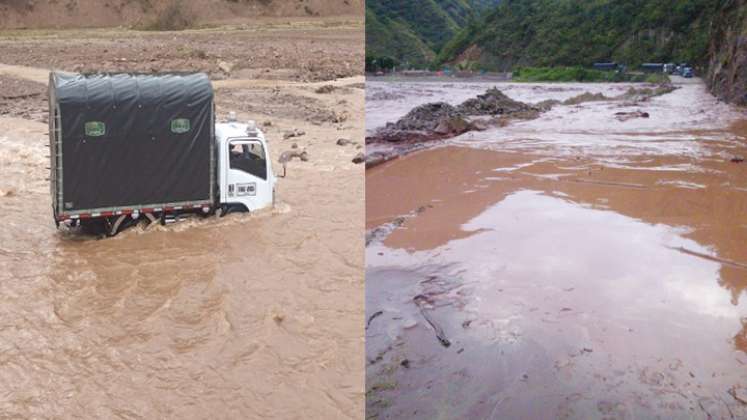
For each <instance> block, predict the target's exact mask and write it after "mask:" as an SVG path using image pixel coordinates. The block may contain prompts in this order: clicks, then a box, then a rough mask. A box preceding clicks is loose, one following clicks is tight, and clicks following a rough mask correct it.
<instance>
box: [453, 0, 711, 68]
mask: <svg viewBox="0 0 747 420" xmlns="http://www.w3.org/2000/svg"><path fill="white" fill-rule="evenodd" d="M722 3H723V1H721V0H624V1H623V0H505V1H503V2H501V3H500V4H499V5H498V6H497V7H496V8H495V9H493V11H491V12H490V13H488V14H487V15H486V16H485V17H484V18H483V19H482V20H480V21H479V22H474V23H472V24H470V25H468V26H467V27H466V28H463V29H462V31H460V32H459V33H458V34H457V35H456V36H455V37H454V38H453V39H452V40H451V41H449V42H448V43H447V44H446V45H445V46H444V47H443V49H442V50H441V52H440V54H439V57H438V61H439V62H441V63H458V62H463V61H472V62H477V63H478V67H481V68H486V69H495V70H508V69H511V68H513V67H515V66H517V65H518V66H521V65H531V66H555V65H568V66H572V65H590V64H592V63H594V62H596V61H607V60H612V61H618V62H624V63H628V64H630V65H636V64H639V63H641V62H647V61H653V62H662V61H663V62H667V61H678V62H680V61H687V62H692V63H701V64H702V63H705V62H706V61H707V53H708V44H709V39H710V32H711V23H712V21H713V17H714V15H715V13H716V11H717V10H718V8H719V7H720V6H721V4H722Z"/></svg>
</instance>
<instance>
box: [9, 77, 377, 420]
mask: <svg viewBox="0 0 747 420" xmlns="http://www.w3.org/2000/svg"><path fill="white" fill-rule="evenodd" d="M294 89H300V88H296V87H294ZM311 90H313V88H311ZM356 92H357V93H356ZM341 95H345V98H344V99H345V101H346V103H348V104H349V106H350V107H356V106H357V107H358V108H355V109H362V103H363V95H362V91H361V90H360V89H358V90H355V89H352V88H351V89H347V90H346V91H345V92H343V93H342V94H341ZM328 96H329V95H328ZM342 99H343V98H340V97H334V98H332V97H330V99H329V100H330V101H332V100H335V101H337V100H342ZM246 117H247V115H244V114H242V115H241V118H246ZM272 120H273V131H272V132H271V133H270V134H269V135H268V138H269V139H270V147H271V149H272V153H273V159H274V160H275V161H277V156H278V155H279V154H280V153H281V152H282V151H283V150H284V149H286V148H290V144H283V143H281V142H280V141H279V138H281V137H282V135H281V134H280V133H279V132H277V130H278V129H280V128H282V129H285V128H286V127H290V128H292V127H298V128H302V129H304V130H305V131H306V133H307V134H306V136H305V137H304V138H302V139H299V140H298V143H299V144H301V146H302V147H308V148H309V150H310V154H311V160H310V162H309V163H307V164H301V163H293V164H291V165H289V169H288V177H287V178H284V179H281V180H280V181H279V184H278V199H279V201H280V204H279V205H278V206H277V207H276V208H275V209H274V210H273V211H270V212H265V213H264V214H257V215H229V216H227V217H225V218H223V219H217V218H210V219H205V220H190V221H186V222H181V223H177V224H174V225H167V226H165V227H160V226H158V227H156V228H154V229H153V230H146V231H143V230H141V229H139V228H133V229H130V230H128V231H125V232H123V233H121V234H120V235H118V236H117V237H114V238H111V239H104V240H98V239H95V238H91V237H85V236H83V235H81V234H74V233H66V232H62V231H57V230H56V229H55V226H54V223H53V220H52V214H51V202H50V197H49V195H50V194H49V184H48V181H47V180H46V179H45V178H46V177H47V174H48V169H46V167H48V165H49V164H48V158H47V154H48V149H47V147H46V144H47V126H46V125H45V124H43V123H41V122H35V121H30V120H26V119H20V118H10V117H2V118H0V168H1V173H2V177H0V212H1V213H2V221H3V225H4V226H3V229H2V230H0V297H1V299H2V304H1V305H0V417H2V418H40V419H41V418H122V419H152V418H174V419H208V418H241V419H250V418H289V419H291V418H304V419H306V418H319V419H322V418H323V419H328V418H360V417H361V416H362V414H363V394H364V390H363V383H364V382H363V371H362V369H363V337H362V336H363V328H362V325H363V323H364V319H363V314H362V310H361V308H362V307H363V257H364V256H363V238H362V234H361V232H362V231H363V223H362V221H363V210H364V208H363V201H362V200H363V187H364V185H363V169H362V168H361V167H360V166H359V165H354V164H352V163H351V162H350V159H351V158H350V157H349V156H348V155H352V154H353V153H354V152H353V151H352V150H347V149H346V150H343V149H342V148H341V147H340V146H337V145H335V144H334V142H335V140H336V139H337V138H338V136H340V135H347V136H356V138H361V137H362V127H363V118H362V115H361V114H360V113H353V112H352V111H351V112H350V113H349V119H348V120H347V121H346V123H345V124H346V125H345V127H335V126H330V125H318V124H317V125H314V124H310V123H307V122H305V121H303V120H288V119H283V118H282V117H281V116H280V115H277V116H274V117H273V118H272ZM276 127H277V128H276ZM290 128H288V129H290Z"/></svg>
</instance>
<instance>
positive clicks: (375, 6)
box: [366, 0, 498, 67]
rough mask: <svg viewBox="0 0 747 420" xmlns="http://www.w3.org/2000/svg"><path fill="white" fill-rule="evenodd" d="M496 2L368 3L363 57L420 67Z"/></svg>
mask: <svg viewBox="0 0 747 420" xmlns="http://www.w3.org/2000/svg"><path fill="white" fill-rule="evenodd" d="M497 1H498V0H368V1H367V2H366V55H367V56H368V57H369V58H372V57H391V58H393V59H395V60H397V61H399V62H400V63H402V64H409V65H412V66H416V67H423V66H425V65H427V64H429V63H430V62H431V61H432V60H433V59H434V58H435V56H436V54H437V52H438V51H440V50H441V48H442V47H443V46H444V44H446V43H447V42H448V41H449V40H451V39H453V38H454V36H455V35H456V34H457V33H458V32H459V31H460V30H461V28H463V27H464V26H465V25H466V24H467V23H468V22H469V21H470V20H471V18H472V17H473V16H474V15H475V13H476V11H479V10H482V8H483V7H487V6H489V5H494V4H496V3H497Z"/></svg>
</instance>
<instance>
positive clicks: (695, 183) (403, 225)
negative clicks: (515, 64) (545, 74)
mask: <svg viewBox="0 0 747 420" xmlns="http://www.w3.org/2000/svg"><path fill="white" fill-rule="evenodd" d="M492 85H493V84H490V85H487V86H485V85H483V84H474V83H465V84H464V85H463V86H465V88H466V89H467V90H470V93H469V95H473V94H475V93H481V90H482V91H484V90H485V89H487V87H490V86H492ZM413 86H414V87H415V88H416V89H418V90H421V91H423V90H428V91H430V93H431V95H430V96H429V97H428V98H427V99H426V100H424V102H432V101H437V100H446V101H448V102H450V103H451V102H454V103H458V102H461V101H462V100H463V99H464V98H462V97H460V96H459V95H463V93H455V92H454V91H455V90H458V89H459V88H460V87H461V85H460V84H451V85H445V84H428V83H401V84H394V83H393V84H388V85H384V84H376V83H374V86H373V87H374V90H373V91H374V92H375V91H376V90H377V89H378V90H379V91H380V92H387V95H381V96H379V97H380V98H382V99H381V100H380V101H378V102H377V101H375V100H374V101H372V102H374V103H372V105H371V106H372V107H377V108H378V109H381V110H385V109H389V110H391V112H390V113H389V114H387V115H385V116H380V117H377V118H378V119H379V120H380V121H382V122H381V123H379V124H381V125H383V124H384V122H386V121H394V120H396V119H397V118H399V117H400V116H401V115H403V113H402V111H401V110H400V108H405V106H403V105H401V102H403V101H407V100H408V99H407V98H409V97H410V96H411V95H412V93H411V92H412V91H413V90H412V89H413ZM498 88H499V89H501V90H502V91H503V92H504V93H506V94H507V95H509V96H511V97H512V98H513V99H517V100H521V101H525V102H530V103H537V102H540V101H543V100H546V99H559V100H564V99H568V98H570V97H573V96H575V95H578V94H580V93H583V92H586V91H589V92H592V93H603V94H605V95H606V96H609V97H612V96H615V92H620V91H623V90H625V89H627V88H628V86H626V85H609V84H588V85H585V84H583V85H582V84H510V83H507V84H498ZM472 91H474V92H472ZM367 95H369V93H367ZM421 95H422V92H421V93H418V94H417V95H416V96H418V97H420V96H421ZM386 101H392V102H397V103H400V104H399V105H398V104H395V103H393V104H386V103H384V102H386ZM367 107H369V105H368V104H367ZM633 111H641V112H647V113H648V114H649V115H650V117H649V118H645V119H643V118H641V119H633V120H627V121H620V120H619V119H617V118H616V115H615V114H616V113H617V112H633ZM404 112H407V110H404ZM367 118H368V117H367ZM743 118H744V115H743V111H741V110H739V109H735V108H731V107H729V106H727V105H724V104H719V103H717V102H716V100H715V99H713V98H712V97H710V96H709V95H708V94H707V93H706V92H705V89H704V87H703V86H702V85H700V84H697V83H696V84H688V85H683V86H681V87H680V89H678V90H676V91H674V92H672V93H669V94H666V95H663V96H659V97H654V98H651V99H649V100H646V101H640V102H636V103H632V102H625V101H615V100H603V101H595V102H586V103H583V104H579V105H564V106H557V107H554V108H553V109H552V110H551V111H549V112H547V113H544V114H542V115H541V116H540V117H539V118H537V119H534V120H530V121H519V122H513V123H511V124H509V125H508V126H506V127H502V128H493V129H489V130H486V131H482V132H472V133H467V134H464V135H462V136H460V137H457V138H453V139H448V140H445V141H440V142H438V143H436V144H435V147H433V148H430V149H429V150H425V151H420V152H416V153H413V154H410V155H407V156H405V157H401V158H399V159H397V160H394V161H392V162H389V163H386V164H383V165H381V166H378V167H376V168H373V169H370V170H368V171H367V176H366V195H367V204H366V207H367V209H366V210H367V214H366V225H367V229H369V232H372V234H370V235H369V237H370V238H372V239H370V243H369V245H368V246H367V253H366V258H367V260H366V264H367V283H366V289H367V290H366V292H367V294H366V303H367V306H366V316H367V320H368V327H367V330H366V338H367V341H366V352H367V360H368V367H367V416H368V417H375V418H401V417H403V416H409V417H414V418H464V417H469V418H484V419H490V418H495V419H497V418H527V419H529V418H554V417H559V418H622V419H624V418H740V417H744V416H745V415H747V406H746V405H745V403H747V396H746V395H747V367H746V366H745V364H747V332H746V331H747V327H745V325H747V306H745V303H744V302H743V301H744V296H743V295H742V292H743V290H744V289H745V288H747V246H745V244H746V243H747V165H745V164H744V163H737V162H732V159H734V160H736V161H738V160H739V159H735V158H738V157H740V156H745V154H747V147H745V145H746V144H747V125H745V124H744V123H743V122H742V119H743ZM367 130H368V131H369V132H370V130H371V127H367ZM424 180H427V182H426V181H424ZM444 339H446V340H445V341H444ZM445 344H448V346H447V345H445Z"/></svg>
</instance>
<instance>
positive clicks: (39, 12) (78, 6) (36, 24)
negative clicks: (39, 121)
mask: <svg viewBox="0 0 747 420" xmlns="http://www.w3.org/2000/svg"><path fill="white" fill-rule="evenodd" d="M174 4H175V5H176V6H177V7H178V8H179V9H180V10H181V12H182V13H184V14H185V15H189V16H192V17H193V18H194V23H196V24H208V23H213V22H223V21H227V20H236V19H241V18H243V19H244V20H246V19H247V18H256V17H299V16H300V17H305V16H316V17H326V16H343V15H351V16H352V15H355V16H362V14H363V0H64V1H62V0H60V1H38V0H0V29H3V28H5V29H8V28H92V27H114V26H123V25H124V26H147V25H150V24H152V23H153V22H154V20H155V19H156V17H157V16H158V14H159V13H162V12H163V11H164V10H166V9H167V8H169V7H173V6H172V5H174Z"/></svg>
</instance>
